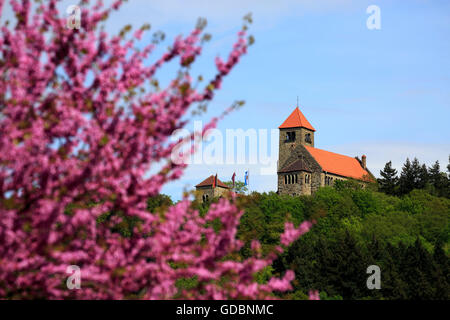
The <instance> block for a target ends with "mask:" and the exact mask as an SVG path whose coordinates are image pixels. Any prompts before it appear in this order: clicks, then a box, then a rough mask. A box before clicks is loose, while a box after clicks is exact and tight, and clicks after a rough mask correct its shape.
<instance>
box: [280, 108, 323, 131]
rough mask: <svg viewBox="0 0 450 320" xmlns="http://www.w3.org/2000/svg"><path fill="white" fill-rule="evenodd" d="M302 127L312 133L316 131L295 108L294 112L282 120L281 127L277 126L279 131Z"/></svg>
mask: <svg viewBox="0 0 450 320" xmlns="http://www.w3.org/2000/svg"><path fill="white" fill-rule="evenodd" d="M298 127H303V128H306V129H309V130H312V131H316V129H314V128H313V126H312V125H311V123H309V121H308V120H306V117H305V116H304V115H303V113H302V112H301V111H300V109H299V108H298V107H297V108H295V110H294V111H293V112H292V113H291V115H290V116H289V117H288V118H287V119H286V120H284V122H283V123H282V125H281V126H279V127H278V128H279V129H285V128H298Z"/></svg>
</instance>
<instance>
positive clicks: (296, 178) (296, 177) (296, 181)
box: [295, 174, 298, 183]
mask: <svg viewBox="0 0 450 320" xmlns="http://www.w3.org/2000/svg"><path fill="white" fill-rule="evenodd" d="M295 183H298V174H296V175H295Z"/></svg>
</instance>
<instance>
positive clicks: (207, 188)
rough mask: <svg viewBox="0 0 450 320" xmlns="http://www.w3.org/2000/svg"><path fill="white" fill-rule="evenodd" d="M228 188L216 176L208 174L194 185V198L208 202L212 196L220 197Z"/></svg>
mask: <svg viewBox="0 0 450 320" xmlns="http://www.w3.org/2000/svg"><path fill="white" fill-rule="evenodd" d="M229 189H230V188H229V187H228V186H227V185H226V184H225V183H223V182H222V181H220V180H219V178H217V176H213V175H211V176H209V177H208V178H206V179H205V180H203V181H202V182H200V183H199V184H198V185H196V186H195V190H196V191H195V193H196V195H195V196H196V198H197V200H198V201H202V202H208V201H210V200H212V199H213V198H216V197H217V198H220V197H221V196H223V195H224V194H225V193H226V192H227V191H228V190H229Z"/></svg>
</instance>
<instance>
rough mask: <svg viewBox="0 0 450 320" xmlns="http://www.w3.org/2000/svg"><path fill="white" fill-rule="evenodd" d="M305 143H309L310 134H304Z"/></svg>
mask: <svg viewBox="0 0 450 320" xmlns="http://www.w3.org/2000/svg"><path fill="white" fill-rule="evenodd" d="M305 142H308V143H311V133H307V134H305Z"/></svg>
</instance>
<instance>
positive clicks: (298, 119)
mask: <svg viewBox="0 0 450 320" xmlns="http://www.w3.org/2000/svg"><path fill="white" fill-rule="evenodd" d="M278 128H279V129H280V135H279V136H280V141H279V147H278V148H279V149H278V168H282V167H284V165H285V162H286V160H287V159H288V158H289V156H290V155H291V151H292V150H293V149H294V148H295V147H296V146H298V145H299V144H302V145H305V146H311V147H314V132H315V131H316V130H315V129H314V127H313V126H312V125H311V124H310V123H309V121H308V120H307V119H306V117H305V116H304V115H303V113H302V112H301V111H300V109H299V108H298V107H297V108H295V110H294V111H293V112H292V113H291V115H290V116H289V117H288V118H287V119H286V120H285V121H284V122H283V123H282V125H281V126H279V127H278Z"/></svg>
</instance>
